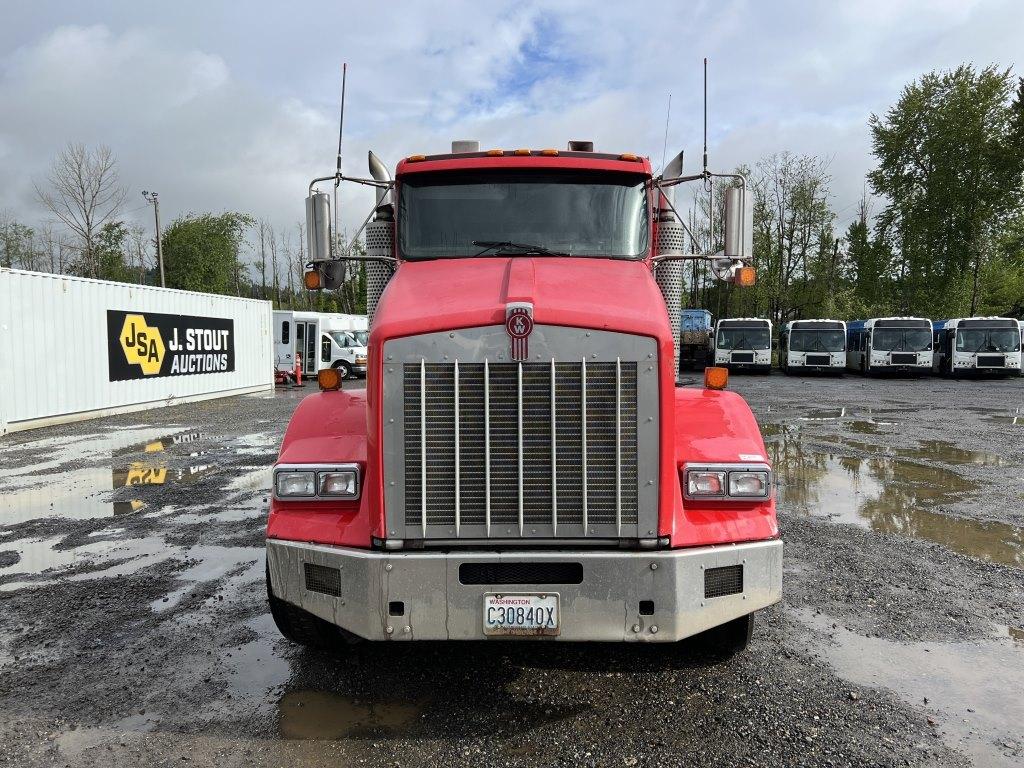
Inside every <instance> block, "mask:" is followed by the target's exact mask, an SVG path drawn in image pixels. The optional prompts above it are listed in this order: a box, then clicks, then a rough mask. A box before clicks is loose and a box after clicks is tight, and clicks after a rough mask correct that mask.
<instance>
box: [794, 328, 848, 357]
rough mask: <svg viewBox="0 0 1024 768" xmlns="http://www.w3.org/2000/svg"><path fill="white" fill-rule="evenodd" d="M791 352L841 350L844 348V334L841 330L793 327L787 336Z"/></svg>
mask: <svg viewBox="0 0 1024 768" xmlns="http://www.w3.org/2000/svg"><path fill="white" fill-rule="evenodd" d="M789 348H790V350H791V351H793V352H842V351H844V350H845V349H846V334H845V333H843V332H842V331H831V330H818V329H812V328H807V329H802V328H794V329H793V332H792V333H791V334H790V337H789Z"/></svg>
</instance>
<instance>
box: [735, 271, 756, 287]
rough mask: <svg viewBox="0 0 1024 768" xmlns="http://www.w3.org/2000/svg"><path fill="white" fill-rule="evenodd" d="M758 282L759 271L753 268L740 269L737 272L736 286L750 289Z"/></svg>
mask: <svg viewBox="0 0 1024 768" xmlns="http://www.w3.org/2000/svg"><path fill="white" fill-rule="evenodd" d="M756 282H757V271H756V270H755V269H754V268H753V267H740V268H739V269H737V270H736V285H739V286H741V287H743V288H749V287H750V286H752V285H753V284H754V283H756Z"/></svg>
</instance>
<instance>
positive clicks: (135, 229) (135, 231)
mask: <svg viewBox="0 0 1024 768" xmlns="http://www.w3.org/2000/svg"><path fill="white" fill-rule="evenodd" d="M128 237H129V243H128V253H129V262H130V263H129V266H130V267H133V268H134V269H137V270H138V271H139V285H142V284H143V283H145V282H146V268H147V267H148V266H149V261H150V258H149V254H150V252H151V251H150V247H151V246H153V239H152V238H151V237H149V235H148V233H147V232H146V228H145V227H143V226H141V225H139V224H135V225H133V226H132V227H131V228H130V229H129V230H128Z"/></svg>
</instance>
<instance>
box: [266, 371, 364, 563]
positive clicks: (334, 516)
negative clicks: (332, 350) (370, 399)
mask: <svg viewBox="0 0 1024 768" xmlns="http://www.w3.org/2000/svg"><path fill="white" fill-rule="evenodd" d="M352 463H354V464H358V465H359V467H360V470H361V478H360V479H361V485H362V488H363V489H364V491H363V493H362V494H361V495H360V498H359V499H358V500H357V501H333V500H332V501H322V500H317V501H280V500H278V499H273V498H272V499H271V504H270V515H269V518H268V520H267V538H271V539H285V540H289V541H310V542H316V543H319V544H333V545H337V546H351V547H369V546H370V543H371V541H370V536H371V533H370V514H369V513H368V509H367V504H368V503H369V500H370V498H371V497H372V496H373V494H372V493H368V492H367V489H370V488H373V487H374V484H375V483H378V482H379V480H378V479H377V478H376V476H375V473H376V467H374V466H371V465H370V464H369V462H368V461H367V449H366V390H365V389H353V390H338V391H335V392H319V393H317V394H314V395H309V396H308V397H306V398H304V399H303V400H302V402H301V403H299V407H298V408H296V409H295V411H294V413H293V414H292V418H291V421H290V422H289V423H288V428H287V430H286V431H285V434H284V440H283V442H282V443H281V451H280V453H279V454H278V458H277V464H317V465H323V464H352Z"/></svg>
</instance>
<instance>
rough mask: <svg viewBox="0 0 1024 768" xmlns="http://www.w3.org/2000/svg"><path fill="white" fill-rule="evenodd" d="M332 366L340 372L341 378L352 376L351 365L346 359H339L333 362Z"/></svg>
mask: <svg viewBox="0 0 1024 768" xmlns="http://www.w3.org/2000/svg"><path fill="white" fill-rule="evenodd" d="M334 367H335V368H337V369H338V370H339V371H340V372H341V378H343V379H351V378H352V366H351V365H350V364H349V362H348V361H347V360H339V361H338V362H336V363H335V364H334Z"/></svg>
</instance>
